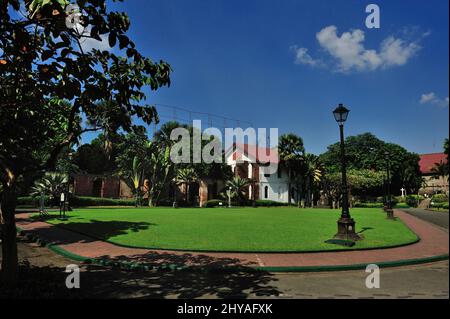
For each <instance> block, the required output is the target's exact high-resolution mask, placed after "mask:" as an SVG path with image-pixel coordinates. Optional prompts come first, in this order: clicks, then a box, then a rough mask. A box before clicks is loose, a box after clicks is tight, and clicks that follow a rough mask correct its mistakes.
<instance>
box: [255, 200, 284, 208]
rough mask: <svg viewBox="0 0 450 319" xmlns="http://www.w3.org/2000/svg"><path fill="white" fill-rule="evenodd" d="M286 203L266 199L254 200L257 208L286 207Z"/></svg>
mask: <svg viewBox="0 0 450 319" xmlns="http://www.w3.org/2000/svg"><path fill="white" fill-rule="evenodd" d="M287 205H288V204H287V203H281V202H276V201H273V200H267V199H258V200H256V206H258V207H276V206H287Z"/></svg>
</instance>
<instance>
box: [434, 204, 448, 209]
mask: <svg viewBox="0 0 450 319" xmlns="http://www.w3.org/2000/svg"><path fill="white" fill-rule="evenodd" d="M431 207H432V208H435V209H447V210H448V202H446V203H443V202H441V203H439V202H432V203H431Z"/></svg>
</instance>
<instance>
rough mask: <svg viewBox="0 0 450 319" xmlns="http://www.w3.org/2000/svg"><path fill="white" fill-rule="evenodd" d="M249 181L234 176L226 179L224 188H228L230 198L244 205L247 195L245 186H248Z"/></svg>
mask: <svg viewBox="0 0 450 319" xmlns="http://www.w3.org/2000/svg"><path fill="white" fill-rule="evenodd" d="M250 183H251V181H250V180H248V179H246V178H241V177H239V176H235V177H233V178H232V179H230V180H228V181H227V182H226V184H225V186H226V189H230V191H231V198H233V199H235V200H236V201H237V202H238V203H239V205H244V203H245V201H246V195H247V186H249V185H250Z"/></svg>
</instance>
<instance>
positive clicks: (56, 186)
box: [30, 172, 69, 204]
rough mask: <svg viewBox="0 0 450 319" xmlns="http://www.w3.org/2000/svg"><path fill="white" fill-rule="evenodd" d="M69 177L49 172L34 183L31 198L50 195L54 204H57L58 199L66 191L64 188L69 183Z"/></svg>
mask: <svg viewBox="0 0 450 319" xmlns="http://www.w3.org/2000/svg"><path fill="white" fill-rule="evenodd" d="M68 181H69V180H68V178H67V175H65V174H61V173H57V172H49V173H46V174H45V176H44V177H42V178H41V179H40V180H38V181H36V182H35V183H34V186H33V187H32V188H31V190H30V195H31V196H36V197H37V196H40V195H41V194H43V195H48V196H50V199H51V201H52V202H53V203H54V204H57V201H58V198H59V196H60V195H61V193H62V192H63V191H64V186H65V185H66V184H67V183H68Z"/></svg>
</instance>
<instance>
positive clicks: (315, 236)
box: [49, 207, 417, 252]
mask: <svg viewBox="0 0 450 319" xmlns="http://www.w3.org/2000/svg"><path fill="white" fill-rule="evenodd" d="M351 213H352V217H353V218H354V219H355V221H356V229H357V231H358V232H359V231H361V230H363V232H362V234H363V235H364V237H365V239H364V240H362V241H358V242H357V244H356V245H355V246H353V247H352V248H345V247H342V246H336V245H332V244H326V243H325V241H326V240H328V239H331V238H332V237H333V235H334V234H335V232H336V221H337V219H338V217H339V214H340V212H339V211H338V210H329V209H298V208H289V207H273V208H231V209H227V208H180V209H173V208H138V209H136V208H108V209H105V208H101V209H95V208H89V209H77V210H75V211H73V212H69V217H70V218H69V220H68V221H60V220H57V219H51V220H49V222H51V223H53V224H64V225H61V226H63V227H67V228H69V229H72V230H75V231H78V232H82V233H85V234H89V235H92V236H95V237H97V238H102V239H104V240H107V241H109V242H112V243H116V244H121V245H127V246H136V247H145V248H161V249H181V250H206V251H261V252H269V251H313V250H336V249H355V248H356V249H361V248H373V247H386V246H393V245H400V244H407V243H411V242H414V241H415V240H416V239H417V237H416V235H415V234H414V233H413V232H412V231H411V230H409V228H407V227H406V226H405V225H404V224H403V223H402V222H401V221H400V220H396V221H391V220H387V219H386V214H385V213H383V212H382V211H381V209H379V208H373V209H372V208H354V209H352V210H351ZM364 229H365V230H364Z"/></svg>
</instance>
